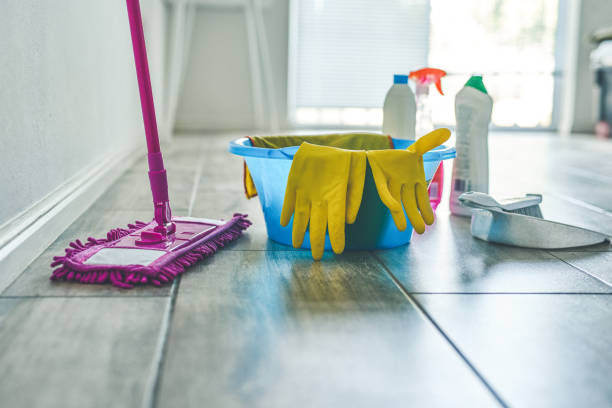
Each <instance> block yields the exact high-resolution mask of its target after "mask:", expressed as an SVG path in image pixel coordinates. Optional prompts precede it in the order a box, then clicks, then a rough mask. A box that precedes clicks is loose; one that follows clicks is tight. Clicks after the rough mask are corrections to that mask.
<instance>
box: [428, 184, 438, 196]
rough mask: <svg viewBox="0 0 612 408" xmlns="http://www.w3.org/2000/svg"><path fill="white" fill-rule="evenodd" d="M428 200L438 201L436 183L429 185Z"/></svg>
mask: <svg viewBox="0 0 612 408" xmlns="http://www.w3.org/2000/svg"><path fill="white" fill-rule="evenodd" d="M429 199H430V200H437V199H438V182H437V181H436V182H433V183H431V184H430V185H429Z"/></svg>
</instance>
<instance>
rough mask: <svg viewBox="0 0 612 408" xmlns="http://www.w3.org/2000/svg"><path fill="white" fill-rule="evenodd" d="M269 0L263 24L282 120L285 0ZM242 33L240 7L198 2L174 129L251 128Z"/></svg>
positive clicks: (247, 63)
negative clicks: (222, 6)
mask: <svg viewBox="0 0 612 408" xmlns="http://www.w3.org/2000/svg"><path fill="white" fill-rule="evenodd" d="M267 3H268V5H267V6H266V7H264V9H263V17H264V25H265V28H266V34H267V37H268V44H269V48H270V54H271V55H270V59H271V62H272V70H273V75H274V81H275V88H276V89H275V91H276V96H277V100H278V102H279V109H280V110H279V117H280V119H281V120H284V119H285V118H286V105H287V50H288V37H289V35H288V27H289V21H288V20H289V0H270V1H268V2H267ZM246 33H247V30H246V24H245V19H244V12H243V9H239V8H230V9H222V8H219V7H214V8H212V7H205V6H199V7H198V9H197V15H196V18H195V24H194V32H193V39H192V42H191V50H190V52H189V60H188V63H187V67H186V73H185V79H184V83H183V91H182V92H181V95H180V97H179V103H178V111H177V119H176V125H175V129H177V130H178V131H202V130H236V129H239V130H252V129H253V127H254V110H253V103H252V93H251V85H252V82H251V72H250V69H249V53H248V42H247V34H246ZM283 125H284V123H281V126H283Z"/></svg>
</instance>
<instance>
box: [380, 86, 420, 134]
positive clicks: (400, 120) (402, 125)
mask: <svg viewBox="0 0 612 408" xmlns="http://www.w3.org/2000/svg"><path fill="white" fill-rule="evenodd" d="M415 124H416V100H415V97H414V93H413V92H412V90H411V89H410V86H409V85H408V75H394V76H393V86H391V88H390V89H389V91H388V92H387V95H386V96H385V103H384V105H383V133H384V134H386V135H391V137H394V138H397V139H406V140H414V139H415V133H414V132H415Z"/></svg>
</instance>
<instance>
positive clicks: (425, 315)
mask: <svg viewBox="0 0 612 408" xmlns="http://www.w3.org/2000/svg"><path fill="white" fill-rule="evenodd" d="M370 254H371V255H372V256H373V257H374V259H376V261H378V263H379V264H380V265H381V266H382V268H383V269H384V270H385V272H386V273H387V275H388V276H389V277H390V278H391V280H392V281H393V283H394V284H395V286H397V288H398V289H399V290H400V291H401V292H402V293H403V294H404V296H405V297H406V299H407V300H408V302H409V303H410V304H411V305H412V306H413V307H414V308H415V309H416V310H417V312H418V313H419V314H420V315H421V317H422V318H423V319H424V320H425V321H428V322H429V323H430V324H432V325H433V326H434V328H435V329H436V330H437V331H438V333H440V335H442V337H443V338H444V339H445V340H446V341H447V343H448V344H449V345H450V346H451V347H452V348H453V350H455V352H456V353H457V354H458V355H459V357H460V358H461V359H462V360H463V362H464V363H465V364H467V366H468V367H469V369H470V370H471V371H472V373H473V374H474V375H476V377H477V378H478V379H479V380H480V381H481V382H482V384H483V385H484V386H485V387H486V388H487V390H488V391H489V392H490V393H491V394H492V395H493V397H494V398H495V400H496V401H497V402H498V403H499V404H500V405H501V406H502V407H508V404H506V402H505V401H504V400H503V399H502V398H501V396H500V395H499V394H498V393H497V391H495V389H494V388H493V386H491V384H489V382H488V381H487V380H486V379H485V378H484V376H483V375H482V374H480V372H479V371H478V370H477V369H476V367H475V366H474V365H473V364H472V363H471V362H470V360H468V358H467V357H466V356H465V354H463V352H462V351H461V350H460V349H459V347H458V346H457V345H456V344H455V343H454V342H453V341H452V339H451V338H450V337H449V336H448V335H447V334H446V332H444V330H442V327H440V325H438V323H437V322H436V321H435V320H434V319H433V317H432V316H431V315H430V314H429V313H428V312H427V311H426V310H425V308H424V307H423V306H422V305H421V304H420V303H419V302H418V301H417V300H416V299H415V298H414V297H413V296H412V295H411V294H410V293H409V292H408V291H407V290H406V288H405V287H404V286H403V285H402V283H401V282H400V281H399V280H398V279H397V278H396V277H395V275H393V273H392V272H391V271H390V270H389V268H387V265H385V264H384V262H382V260H381V259H380V258H379V257H378V256H377V255H376V254H375V253H373V252H370Z"/></svg>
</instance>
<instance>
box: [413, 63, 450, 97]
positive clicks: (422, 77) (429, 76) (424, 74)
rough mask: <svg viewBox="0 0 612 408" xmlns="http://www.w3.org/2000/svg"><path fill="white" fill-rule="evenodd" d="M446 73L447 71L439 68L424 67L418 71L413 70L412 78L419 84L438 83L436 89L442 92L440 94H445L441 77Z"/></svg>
mask: <svg viewBox="0 0 612 408" xmlns="http://www.w3.org/2000/svg"><path fill="white" fill-rule="evenodd" d="M445 75H446V71H443V70H441V69H437V68H422V69H419V70H418V71H412V72H411V73H410V75H409V76H410V79H412V80H413V81H414V82H416V83H417V84H421V85H427V86H429V85H431V84H436V89H437V90H438V92H440V95H444V92H442V82H441V81H440V79H441V78H442V77H443V76H445Z"/></svg>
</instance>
